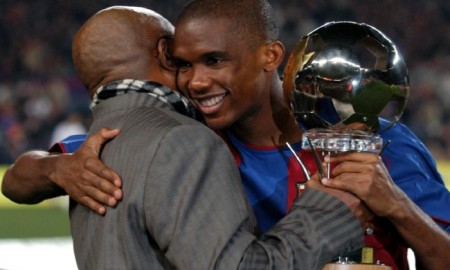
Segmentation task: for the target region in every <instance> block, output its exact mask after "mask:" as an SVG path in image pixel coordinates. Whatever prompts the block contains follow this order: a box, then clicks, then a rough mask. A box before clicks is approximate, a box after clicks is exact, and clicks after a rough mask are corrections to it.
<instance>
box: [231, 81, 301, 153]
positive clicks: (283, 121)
mask: <svg viewBox="0 0 450 270" xmlns="http://www.w3.org/2000/svg"><path fill="white" fill-rule="evenodd" d="M230 130H231V131H232V132H233V134H235V136H236V137H238V138H239V139H240V140H241V141H242V142H244V143H248V144H251V145H255V146H279V145H284V144H285V143H286V142H290V143H293V142H297V141H299V140H300V139H301V135H302V131H301V129H300V128H299V127H298V125H297V123H296V122H295V119H294V117H293V115H292V114H291V112H290V110H289V108H288V106H287V104H286V103H285V101H284V97H283V90H282V87H281V81H275V82H273V85H272V87H271V89H270V93H269V94H268V97H267V99H266V102H264V104H262V106H261V108H260V110H259V111H258V112H255V113H254V114H252V115H249V116H246V117H244V118H243V119H241V120H240V121H238V122H236V123H235V124H234V125H233V126H232V127H231V128H230Z"/></svg>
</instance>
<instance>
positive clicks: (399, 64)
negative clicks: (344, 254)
mask: <svg viewBox="0 0 450 270" xmlns="http://www.w3.org/2000/svg"><path fill="white" fill-rule="evenodd" d="M283 89H284V95H285V99H286V101H287V102H288V104H290V106H291V109H292V112H293V114H294V116H295V118H296V121H297V122H298V124H299V125H300V126H301V127H303V128H304V129H305V132H304V135H303V139H302V149H303V150H306V151H312V152H313V153H312V154H313V156H314V158H315V160H316V163H317V167H318V170H319V172H320V173H321V176H322V177H327V178H329V176H330V168H329V167H328V168H327V170H326V171H324V169H323V168H322V166H321V159H322V158H323V156H325V155H333V154H338V153H342V152H348V151H358V152H370V153H376V154H379V153H380V152H381V151H382V149H383V147H384V146H386V145H387V144H388V143H389V142H383V141H382V138H381V137H380V136H379V135H377V134H376V133H375V132H376V131H377V130H378V129H379V128H380V126H379V120H378V117H379V116H380V115H383V117H385V118H387V119H388V120H389V121H390V124H389V125H388V126H387V127H386V128H389V127H390V126H392V125H393V124H394V123H395V122H397V121H398V120H399V119H400V117H401V115H402V113H403V111H404V109H405V107H406V102H407V98H408V96H409V77H408V70H407V67H406V64H405V62H404V60H403V57H402V56H401V55H400V53H399V51H398V50H397V48H396V46H395V44H394V43H393V42H392V41H391V40H390V39H389V38H388V37H386V36H385V35H384V34H383V33H382V32H380V31H379V30H378V29H376V28H374V27H373V26H370V25H368V24H363V23H355V22H348V21H342V22H330V23H327V24H325V25H323V26H321V27H319V28H317V29H315V30H313V31H312V32H310V33H309V34H308V35H306V36H303V37H302V38H301V39H300V40H299V42H298V43H297V44H296V46H295V47H294V49H293V51H292V53H291V54H290V56H289V58H288V61H287V63H286V67H285V70H284V74H283ZM288 146H289V145H288ZM297 160H298V161H299V163H302V161H301V160H300V159H299V158H297ZM300 165H302V168H304V165H303V164H300ZM305 174H307V171H306V170H305ZM308 177H309V176H307V178H308ZM363 257H364V256H363ZM333 265H334V264H329V265H327V267H329V268H326V269H372V268H367V267H369V266H370V265H362V264H355V265H351V264H348V265H347V263H345V262H343V261H341V262H339V263H337V264H336V267H338V266H339V267H340V268H333V267H334V266H333ZM358 265H359V266H362V267H363V268H358ZM342 267H344V268H342ZM349 267H350V268H349ZM355 267H356V268H355ZM376 267H378V268H375V269H390V268H389V267H387V266H382V265H378V266H376ZM382 267H386V268H382Z"/></svg>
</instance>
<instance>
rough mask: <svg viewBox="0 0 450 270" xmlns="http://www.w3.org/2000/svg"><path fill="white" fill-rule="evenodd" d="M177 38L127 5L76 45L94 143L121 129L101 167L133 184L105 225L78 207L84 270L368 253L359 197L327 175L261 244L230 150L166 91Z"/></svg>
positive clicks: (264, 263) (294, 262)
mask: <svg viewBox="0 0 450 270" xmlns="http://www.w3.org/2000/svg"><path fill="white" fill-rule="evenodd" d="M112 30H114V31H112ZM172 31H173V27H172V25H171V24H170V23H169V22H167V20H165V19H164V18H162V17H161V16H160V15H158V14H156V13H154V12H152V11H150V10H147V9H142V8H132V7H120V6H118V7H112V8H109V9H105V10H102V11H100V12H99V13H97V14H95V15H94V16H93V17H92V18H91V19H90V20H88V21H87V22H86V23H85V24H84V25H83V26H82V28H81V29H80V30H79V32H78V33H77V34H76V36H75V39H74V43H73V58H74V59H73V60H74V64H75V66H76V70H77V72H78V74H79V76H80V79H81V80H82V81H83V83H84V84H85V86H86V88H87V89H88V90H89V93H90V95H91V97H92V104H91V107H92V110H93V119H94V121H93V124H92V127H91V129H90V134H92V133H94V132H96V131H98V130H100V128H101V127H110V128H118V129H120V134H119V135H118V136H117V137H116V138H115V139H114V140H112V141H110V142H109V143H107V144H106V145H105V146H104V148H103V149H102V152H101V158H102V160H103V161H104V162H105V164H106V165H107V166H110V167H111V168H113V169H114V170H115V171H116V172H117V173H119V174H120V176H121V177H122V179H123V186H122V188H123V194H124V196H123V199H122V202H121V203H120V204H118V205H117V207H115V208H112V209H109V210H108V212H107V213H105V215H104V216H101V215H97V214H96V213H95V212H93V211H90V210H89V208H87V207H85V206H84V205H82V204H80V203H75V202H74V201H72V202H71V208H70V220H71V230H72V236H73V239H74V250H75V255H76V259H77V264H78V267H79V268H80V269H173V268H175V269H266V268H267V267H270V268H276V269H321V268H322V266H323V265H324V264H325V263H326V262H328V261H330V260H331V259H332V258H333V257H334V256H336V255H337V254H343V253H345V252H349V251H354V250H356V249H358V248H359V247H361V246H362V233H361V224H360V222H359V221H358V219H357V218H355V216H354V215H353V213H352V210H350V208H349V207H347V206H346V204H353V206H354V205H355V204H358V203H359V200H357V199H356V198H355V197H353V196H351V195H349V194H346V193H342V194H340V195H339V196H340V198H341V199H337V198H336V197H334V196H332V195H330V194H327V193H324V192H323V191H325V188H324V187H323V186H321V185H320V184H319V175H318V174H316V175H315V176H313V181H310V183H311V188H310V189H308V191H307V192H305V193H304V194H303V195H302V196H301V197H300V198H299V199H298V200H297V203H296V204H295V205H294V206H293V207H292V210H291V213H290V214H288V215H287V216H286V217H285V218H283V219H282V220H280V222H279V223H277V224H276V225H275V226H274V227H273V228H272V229H271V230H269V232H268V233H267V234H265V235H263V236H259V237H258V235H257V232H256V230H255V228H256V223H255V218H254V215H253V212H252V210H251V207H250V204H249V202H248V198H247V197H246V196H245V194H244V189H243V186H242V184H241V181H240V178H239V173H238V171H237V168H236V166H235V163H234V160H233V158H232V156H231V154H230V152H229V150H228V148H227V146H226V145H225V143H224V142H223V141H222V140H221V139H220V138H219V137H218V136H217V135H216V134H215V133H213V132H212V131H211V130H210V129H208V128H207V127H206V126H204V125H203V124H201V123H200V122H198V121H195V120H193V119H191V118H189V117H186V116H190V117H193V116H195V111H193V110H192V109H191V107H189V106H188V105H186V104H188V103H185V100H184V99H183V98H182V97H181V96H180V95H179V94H178V93H176V92H172V91H170V89H169V88H167V87H165V86H163V85H162V84H161V83H164V84H166V85H170V86H173V85H172V84H173V83H172V80H173V70H172V68H171V65H170V61H169V60H168V59H167V57H166V49H167V46H168V44H167V41H168V40H169V39H170V37H171V35H172ZM171 78H172V79H171ZM106 133H107V132H106ZM106 133H105V134H106ZM110 135H111V134H109V135H105V136H104V138H103V139H106V138H107V137H108V136H110ZM111 137H112V135H111ZM95 151H99V150H98V149H96V150H95ZM95 151H94V152H95ZM50 160H51V159H50ZM28 161H29V164H32V165H31V167H34V168H35V167H36V166H37V165H36V164H39V163H33V162H31V160H28ZM47 161H48V159H47ZM21 164H22V165H23V163H21ZM16 165H17V164H16ZM16 165H14V166H16ZM14 166H13V167H14ZM42 170H44V171H45V170H46V168H45V166H43V167H42ZM11 171H14V169H12V168H10V170H9V173H11ZM74 173H77V172H74ZM7 178H8V177H7ZM36 186H39V185H37V184H36ZM42 186H45V183H44V182H41V191H42ZM329 192H336V191H329ZM44 193H45V192H44ZM56 193H57V192H56ZM49 194H51V195H52V196H54V195H55V191H54V190H53V191H51V190H50V189H49V190H48V192H47V194H46V195H45V196H48V195H49ZM334 195H337V194H336V193H334ZM45 196H43V197H45ZM19 197H20V196H19ZM41 198H42V196H41ZM341 200H343V201H345V203H343V202H342V201H341ZM318 213H322V214H318ZM325 224H326V226H325ZM330 227H332V228H333V230H330V229H329V228H330ZM344 235H345V237H344Z"/></svg>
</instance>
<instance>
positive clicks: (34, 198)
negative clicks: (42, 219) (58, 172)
mask: <svg viewBox="0 0 450 270" xmlns="http://www.w3.org/2000/svg"><path fill="white" fill-rule="evenodd" d="M59 158H61V157H59ZM57 162H58V157H57V155H52V154H50V153H49V152H46V151H38V150H36V151H29V152H26V153H24V154H22V155H21V156H19V158H18V159H17V160H16V161H15V162H14V164H12V165H11V166H10V167H9V168H8V169H7V171H6V173H5V175H4V176H3V182H2V193H3V194H4V195H5V196H6V197H7V198H9V199H10V200H12V201H14V202H16V203H24V204H35V203H39V202H41V201H43V200H44V199H48V198H52V197H56V196H60V195H63V194H65V192H64V190H63V189H61V188H60V187H59V186H58V185H56V184H55V183H54V182H53V180H52V179H51V175H52V172H53V171H54V170H55V167H56V166H58V163H57Z"/></svg>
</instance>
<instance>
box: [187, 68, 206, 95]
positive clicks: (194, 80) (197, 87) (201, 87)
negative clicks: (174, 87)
mask: <svg viewBox="0 0 450 270" xmlns="http://www.w3.org/2000/svg"><path fill="white" fill-rule="evenodd" d="M210 86H211V79H210V77H209V76H208V72H207V71H206V70H205V69H204V68H202V67H193V68H192V70H191V78H190V79H189V84H188V87H189V89H190V90H192V91H206V90H208V89H209V88H210Z"/></svg>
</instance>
